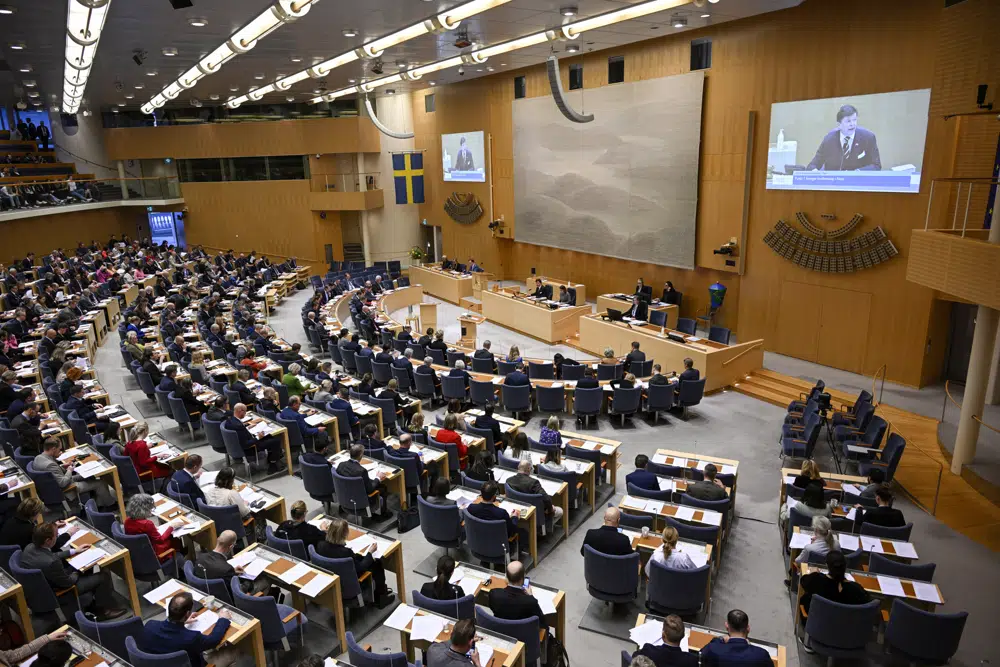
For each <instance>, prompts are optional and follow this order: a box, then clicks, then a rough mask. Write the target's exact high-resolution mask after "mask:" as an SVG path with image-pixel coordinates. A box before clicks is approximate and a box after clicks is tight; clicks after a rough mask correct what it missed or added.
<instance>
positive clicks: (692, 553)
mask: <svg viewBox="0 0 1000 667" xmlns="http://www.w3.org/2000/svg"><path fill="white" fill-rule="evenodd" d="M677 551H680V552H681V553H685V554H687V555H688V557H689V558H690V559H691V561H692V562H693V563H694V564H695V566H696V567H703V566H704V565H706V564H708V554H707V553H705V547H703V546H701V545H700V544H692V543H690V542H678V543H677Z"/></svg>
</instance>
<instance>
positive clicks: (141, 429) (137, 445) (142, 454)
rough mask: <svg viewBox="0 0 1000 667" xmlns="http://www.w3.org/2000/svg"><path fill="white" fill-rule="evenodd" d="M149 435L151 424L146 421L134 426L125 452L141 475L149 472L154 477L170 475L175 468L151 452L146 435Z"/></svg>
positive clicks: (159, 477)
mask: <svg viewBox="0 0 1000 667" xmlns="http://www.w3.org/2000/svg"><path fill="white" fill-rule="evenodd" d="M148 435H149V425H148V424H146V422H139V423H138V424H136V425H135V426H133V427H132V430H131V431H130V432H129V436H128V442H127V443H126V444H125V454H126V455H127V456H128V457H129V458H130V459H132V464H133V465H135V470H136V472H137V473H139V477H144V476H146V474H147V473H149V475H150V476H151V477H152V478H153V479H162V478H163V477H170V474H171V473H172V472H173V470H172V469H171V468H170V466H169V465H167V464H165V463H161V462H160V460H159V459H158V458H157V457H155V456H152V455H151V454H150V453H149V444H148V443H147V442H146V436H148Z"/></svg>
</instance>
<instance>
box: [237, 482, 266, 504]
mask: <svg viewBox="0 0 1000 667" xmlns="http://www.w3.org/2000/svg"><path fill="white" fill-rule="evenodd" d="M263 497H264V496H263V495H261V494H260V493H258V492H256V491H254V490H253V489H251V488H250V487H249V486H244V487H243V489H242V490H241V491H240V498H242V499H243V502H245V503H246V504H248V505H249V504H250V503H255V502H257V501H258V500H260V499H261V498H263Z"/></svg>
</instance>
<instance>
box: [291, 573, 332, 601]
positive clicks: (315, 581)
mask: <svg viewBox="0 0 1000 667" xmlns="http://www.w3.org/2000/svg"><path fill="white" fill-rule="evenodd" d="M332 581H333V577H331V576H330V575H328V574H322V573H317V574H316V576H315V577H313V578H312V579H310V580H309V581H308V583H306V585H305V586H303V587H302V588H300V589H299V592H300V593H302V595H305V596H306V597H310V598H313V597H316V596H317V595H319V594H320V591H322V590H323V589H324V588H326V587H327V586H329V585H330V583H331V582H332Z"/></svg>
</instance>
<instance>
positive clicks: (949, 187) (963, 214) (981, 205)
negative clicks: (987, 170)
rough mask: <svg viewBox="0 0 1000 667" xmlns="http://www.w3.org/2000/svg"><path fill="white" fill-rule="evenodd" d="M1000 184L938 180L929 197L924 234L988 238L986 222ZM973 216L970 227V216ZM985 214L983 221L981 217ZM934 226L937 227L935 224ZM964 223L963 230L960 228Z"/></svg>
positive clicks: (986, 179) (986, 180) (981, 180)
mask: <svg viewBox="0 0 1000 667" xmlns="http://www.w3.org/2000/svg"><path fill="white" fill-rule="evenodd" d="M998 184H1000V180H998V179H995V178H989V177H984V178H935V179H934V180H932V181H931V188H930V194H929V195H928V197H927V216H926V218H925V219H924V231H935V232H945V233H952V234H959V235H961V236H962V237H963V238H964V237H965V235H966V234H984V233H985V234H988V233H989V229H987V228H986V224H985V220H986V216H987V215H988V214H987V213H986V209H987V201H988V199H989V196H990V190H991V189H992V188H994V187H997V185H998ZM970 212H971V213H972V214H973V218H972V227H971V228H970V227H969V213H970ZM979 212H982V214H983V218H982V221H980V219H979V218H978V217H976V216H977V215H978V213H979ZM932 223H933V224H932ZM959 223H961V226H959Z"/></svg>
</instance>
